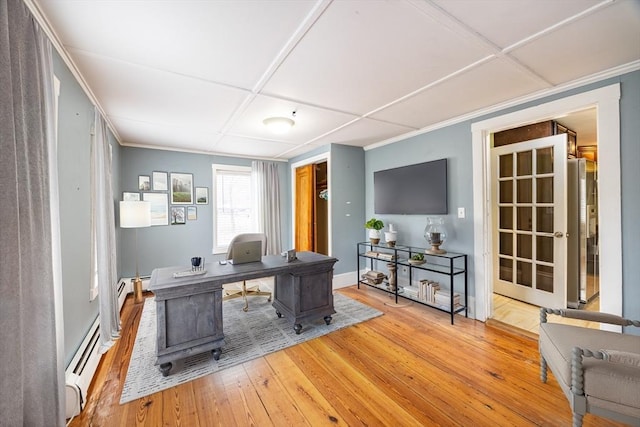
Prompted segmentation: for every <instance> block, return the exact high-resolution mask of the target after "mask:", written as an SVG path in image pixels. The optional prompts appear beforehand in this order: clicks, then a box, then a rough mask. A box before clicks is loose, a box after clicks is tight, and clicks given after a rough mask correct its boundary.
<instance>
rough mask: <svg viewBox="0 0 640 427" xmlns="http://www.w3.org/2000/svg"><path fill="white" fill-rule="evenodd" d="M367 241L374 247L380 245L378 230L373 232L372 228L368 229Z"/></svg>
mask: <svg viewBox="0 0 640 427" xmlns="http://www.w3.org/2000/svg"><path fill="white" fill-rule="evenodd" d="M369 241H371V243H373V244H374V245H377V244H378V243H380V230H375V229H373V228H370V229H369Z"/></svg>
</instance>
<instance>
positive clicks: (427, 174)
mask: <svg viewBox="0 0 640 427" xmlns="http://www.w3.org/2000/svg"><path fill="white" fill-rule="evenodd" d="M373 192H374V210H375V213H377V214H427V215H436V214H438V215H443V214H447V213H449V211H448V209H447V159H440V160H434V161H431V162H425V163H419V164H416V165H409V166H402V167H399V168H395V169H386V170H381V171H377V172H374V173H373Z"/></svg>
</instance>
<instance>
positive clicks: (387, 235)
mask: <svg viewBox="0 0 640 427" xmlns="http://www.w3.org/2000/svg"><path fill="white" fill-rule="evenodd" d="M397 238H398V232H397V231H396V229H395V226H394V225H393V224H389V231H385V232H384V241H385V242H387V246H389V247H390V248H393V247H395V246H396V240H397Z"/></svg>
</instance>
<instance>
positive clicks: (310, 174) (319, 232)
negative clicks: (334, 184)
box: [294, 160, 329, 255]
mask: <svg viewBox="0 0 640 427" xmlns="http://www.w3.org/2000/svg"><path fill="white" fill-rule="evenodd" d="M294 171H295V192H294V197H295V200H294V243H295V249H296V251H313V252H317V253H320V254H324V255H329V202H328V198H329V197H328V194H329V185H328V174H327V161H326V160H323V161H320V162H317V163H309V164H306V165H303V166H298V167H296V168H295V169H294Z"/></svg>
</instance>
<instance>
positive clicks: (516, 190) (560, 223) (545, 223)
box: [491, 135, 567, 307]
mask: <svg viewBox="0 0 640 427" xmlns="http://www.w3.org/2000/svg"><path fill="white" fill-rule="evenodd" d="M566 146H567V144H566V135H556V136H551V137H546V138H540V139H536V140H531V141H526V142H522V143H518V144H511V145H504V146H501V147H498V148H494V149H492V150H491V167H492V183H493V185H492V188H493V193H494V194H493V199H494V200H497V201H498V205H497V206H496V208H495V210H494V212H493V218H494V221H493V242H494V248H493V254H494V260H493V266H494V278H495V283H494V292H496V293H499V294H502V295H505V296H507V297H510V298H515V299H518V300H521V301H524V302H528V303H530V304H535V305H538V306H549V307H565V306H566V286H565V275H566V271H565V270H566V267H565V257H566V255H565V254H566V239H565V233H566V208H565V190H564V188H565V185H566V184H565V181H566V178H565V174H566Z"/></svg>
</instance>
